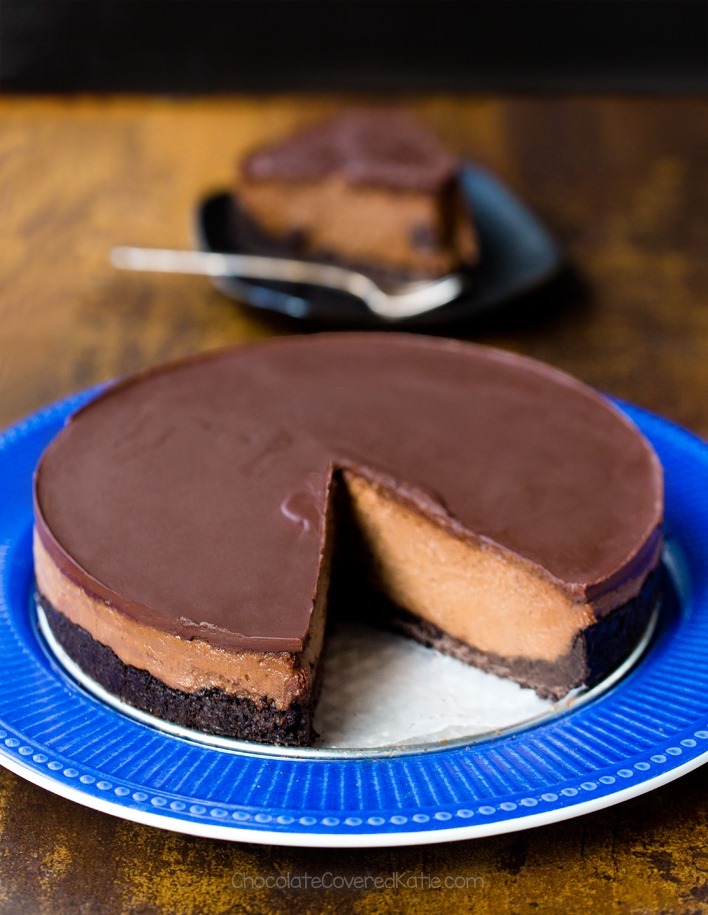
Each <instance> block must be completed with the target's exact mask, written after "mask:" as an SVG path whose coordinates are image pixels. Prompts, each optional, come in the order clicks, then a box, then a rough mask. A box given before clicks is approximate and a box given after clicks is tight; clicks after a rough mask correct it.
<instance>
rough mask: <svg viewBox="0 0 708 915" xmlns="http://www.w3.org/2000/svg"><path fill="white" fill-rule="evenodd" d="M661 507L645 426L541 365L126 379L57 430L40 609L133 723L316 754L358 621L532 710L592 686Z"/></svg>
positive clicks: (635, 602) (334, 363) (247, 362)
mask: <svg viewBox="0 0 708 915" xmlns="http://www.w3.org/2000/svg"><path fill="white" fill-rule="evenodd" d="M662 492H663V490H662V473H661V467H660V465H659V462H658V460H657V458H656V456H655V454H654V452H653V450H652V448H651V447H650V445H649V444H648V443H647V441H646V440H645V439H644V437H643V436H642V435H641V434H640V432H639V431H638V430H637V429H636V427H635V426H634V425H633V424H632V423H631V422H630V421H629V420H628V419H627V418H626V417H625V416H624V414H622V413H620V412H619V411H618V410H617V409H615V407H614V406H612V405H611V404H610V403H609V402H608V401H607V400H606V399H605V398H604V397H602V396H600V395H599V394H597V393H595V392H594V391H592V390H591V389H589V388H587V387H586V386H584V385H583V384H581V383H580V382H578V381H576V380H574V379H572V378H570V377H569V376H567V375H565V374H563V373H561V372H559V371H557V370H555V369H553V368H551V367H549V366H546V365H543V364H541V363H538V362H536V361H533V360H531V359H528V358H525V357H521V356H517V355H513V354H511V353H506V352H502V351H498V350H494V349H490V348H486V347H482V346H475V345H471V344H463V343H458V342H454V341H448V340H436V339H432V338H430V339H429V338H424V337H418V336H412V335H406V334H321V335H314V336H311V337H308V338H286V339H279V340H273V341H268V342H266V343H262V344H257V345H252V346H245V347H240V348H236V349H229V350H225V351H221V352H217V353H212V354H207V355H204V356H199V357H194V358H191V359H187V360H185V361H182V362H178V363H174V364H171V365H167V366H165V367H162V368H158V369H154V370H151V371H147V372H145V373H142V374H138V375H135V376H132V377H129V378H126V379H124V380H121V381H119V382H117V383H116V384H114V385H112V386H111V387H109V388H108V389H107V390H106V391H105V392H104V393H103V394H101V395H100V396H99V397H98V398H97V399H95V400H94V401H92V402H91V403H89V404H88V405H87V406H85V407H84V408H82V409H81V410H79V411H78V412H77V413H75V414H74V415H73V416H72V417H71V418H70V419H69V421H68V422H67V424H66V426H65V427H64V428H63V430H62V431H61V432H60V433H59V434H58V435H57V436H56V438H55V439H54V441H53V442H52V443H51V444H50V445H49V447H48V448H47V449H46V451H45V453H44V455H43V456H42V459H41V461H40V463H39V466H38V468H37V471H36V475H35V570H36V580H37V588H38V592H39V596H40V600H41V602H42V605H43V606H44V608H45V611H46V614H47V618H48V622H49V625H50V626H51V628H52V630H53V632H54V634H55V636H56V637H57V639H58V640H59V642H60V643H61V644H62V645H63V647H64V648H65V650H66V651H67V652H68V653H69V655H70V656H71V657H72V658H73V659H74V660H75V661H76V662H77V663H78V664H79V665H80V666H81V667H82V668H83V669H84V670H85V671H86V672H87V673H88V674H89V675H90V676H91V677H93V678H94V679H95V680H97V681H98V682H99V683H101V684H102V685H103V686H104V687H105V688H106V689H108V690H110V691H111V692H113V693H115V694H116V695H119V696H120V697H122V698H123V699H124V700H125V701H127V702H129V703H132V704H133V705H135V706H137V707H138V708H141V709H144V710H147V711H149V712H151V713H153V714H155V715H158V716H160V717H163V718H165V719H168V720H170V721H175V722H177V723H180V724H183V725H186V726H188V727H193V728H196V729H199V730H203V731H207V732H210V733H217V734H225V735H229V736H234V737H242V738H246V739H252V740H259V741H267V742H273V743H286V744H287V743H291V744H307V743H308V742H310V741H311V739H312V729H311V728H312V726H311V717H312V708H313V703H314V701H315V698H316V690H317V671H318V661H319V658H320V655H321V652H322V645H323V640H324V634H325V623H326V617H327V615H328V614H336V613H338V612H340V611H339V607H340V606H343V605H344V604H346V603H347V602H349V603H350V604H352V603H353V605H354V606H355V607H357V608H358V612H360V613H366V614H367V615H371V616H373V617H375V618H376V620H377V621H378V622H380V623H383V624H385V625H388V626H394V627H396V628H398V629H400V630H402V631H405V632H407V633H408V634H410V635H411V636H413V637H414V638H417V639H419V640H421V641H423V642H425V643H427V644H430V645H433V646H435V647H436V648H438V649H440V650H442V651H445V652H448V653H450V654H453V655H456V656H457V657H459V658H462V659H463V660H465V661H467V662H469V663H472V664H475V665H478V666H480V667H482V668H486V669H489V670H492V671H494V672H496V673H499V674H501V675H503V676H508V677H512V678H514V679H516V680H517V681H518V682H520V683H522V684H524V685H527V686H531V687H533V688H534V689H536V690H537V691H538V692H539V693H540V694H541V695H544V696H549V697H560V696H562V695H563V694H565V693H566V692H567V691H568V690H570V689H572V688H573V687H576V686H580V685H582V684H589V683H592V682H594V681H596V680H597V679H598V678H600V677H602V676H603V675H605V674H606V673H607V672H608V671H609V670H611V669H612V668H613V667H614V666H615V665H616V664H617V663H618V662H619V661H621V660H622V659H623V658H624V657H625V656H626V655H627V653H628V652H629V651H630V650H631V648H632V647H633V645H634V644H635V642H636V640H637V638H638V636H639V634H640V633H641V632H642V630H643V629H644V627H645V624H646V620H647V615H648V613H649V610H650V606H651V602H652V597H653V591H654V581H655V578H656V576H655V574H654V572H655V570H656V568H657V565H658V563H659V558H660V552H661V544H662V535H661V522H662V506H663V496H662ZM342 675H343V676H346V675H347V672H346V671H343V672H342Z"/></svg>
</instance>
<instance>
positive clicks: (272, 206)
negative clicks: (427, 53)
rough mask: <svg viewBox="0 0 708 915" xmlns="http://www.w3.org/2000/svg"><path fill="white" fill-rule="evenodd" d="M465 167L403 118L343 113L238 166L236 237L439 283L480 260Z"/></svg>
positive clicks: (374, 112) (395, 113)
mask: <svg viewBox="0 0 708 915" xmlns="http://www.w3.org/2000/svg"><path fill="white" fill-rule="evenodd" d="M459 166H460V163H459V161H458V160H457V159H456V158H455V157H454V156H451V155H450V154H449V153H448V152H446V150H445V149H444V148H443V147H442V145H441V144H440V142H439V141H438V140H437V138H436V137H434V136H433V135H432V134H430V133H429V132H428V131H427V130H425V129H424V128H423V127H422V126H421V125H420V124H418V123H417V122H416V121H415V120H414V119H413V118H411V117H410V116H409V115H407V114H406V113H405V112H402V111H396V110H394V111H388V110H367V109H355V110H350V111H346V112H342V113H340V114H338V115H335V116H333V117H330V118H329V119H327V120H325V121H322V122H319V123H317V124H315V125H313V126H309V127H306V128H303V129H301V130H299V131H296V132H295V133H294V134H293V135H291V136H289V137H286V138H285V139H283V140H280V141H277V142H275V143H272V144H268V145H266V146H264V147H262V148H260V149H258V150H255V151H254V152H252V153H251V154H250V155H248V156H246V157H245V158H244V159H243V160H242V161H241V162H240V163H239V167H238V172H237V177H236V186H235V191H236V198H237V200H238V209H237V213H238V214H239V217H240V222H239V234H240V235H241V236H243V235H244V233H246V236H247V237H248V238H254V239H257V238H258V237H264V238H266V239H268V241H269V242H270V243H272V244H275V245H276V246H279V249H280V250H281V251H283V252H285V253H289V254H291V255H294V256H300V257H307V258H311V259H315V260H328V261H332V260H334V261H336V262H339V263H344V264H348V265H351V266H355V267H359V268H360V269H364V270H370V271H371V270H373V271H375V272H380V271H385V272H389V273H390V272H391V271H394V272H398V273H401V274H403V275H410V276H411V277H413V276H417V277H428V276H438V275H442V274H444V273H448V272H450V271H452V270H456V269H459V268H460V267H463V266H469V265H471V264H473V263H475V261H476V260H477V256H478V251H477V241H476V236H475V232H474V229H473V226H472V222H471V214H470V213H469V212H468V210H467V207H466V204H465V202H464V200H463V197H462V195H461V193H460V188H459V185H458V171H459ZM254 228H255V230H256V231H255V232H254V231H253V229H254Z"/></svg>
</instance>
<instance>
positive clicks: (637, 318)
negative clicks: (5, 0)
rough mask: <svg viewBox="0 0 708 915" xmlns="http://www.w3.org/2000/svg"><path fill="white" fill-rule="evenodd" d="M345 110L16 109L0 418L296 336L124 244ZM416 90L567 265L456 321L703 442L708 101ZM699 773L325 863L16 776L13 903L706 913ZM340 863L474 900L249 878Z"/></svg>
mask: <svg viewBox="0 0 708 915" xmlns="http://www.w3.org/2000/svg"><path fill="white" fill-rule="evenodd" d="M340 101H341V100H337V99H333V98H304V99H297V98H296V99H293V98H284V97H273V98H259V99H254V98H249V99H244V98H235V99H229V98H223V99H221V98H220V99H197V100H191V101H171V100H165V99H150V98H140V99H109V100H105V99H75V100H74V99H71V100H70V99H56V100H43V99H19V98H5V99H3V100H1V101H0V233H1V237H0V242H1V243H0V423H1V424H2V425H6V424H8V423H10V422H12V421H13V420H16V419H18V418H19V417H21V416H22V415H24V414H26V413H28V412H29V411H31V410H34V409H35V408H37V407H39V406H41V405H42V404H45V403H47V402H48V401H50V400H54V399H55V398H57V397H60V396H61V395H63V394H67V393H69V392H70V391H73V390H75V389H77V388H80V387H83V386H86V385H89V384H91V383H93V382H97V381H101V380H104V379H108V378H110V377H112V376H115V375H117V374H119V373H123V372H127V371H130V370H133V369H138V368H141V367H143V366H147V365H152V364H155V363H158V362H160V361H162V360H164V359H166V358H169V357H173V356H178V355H181V354H185V353H192V352H197V351H202V350H207V349H210V348H213V347H219V346H223V345H225V344H231V343H241V342H244V341H246V340H250V339H254V338H260V337H267V336H270V335H273V334H285V333H298V332H302V331H303V330H304V328H301V327H300V326H298V325H297V324H295V323H290V322H288V321H286V320H285V319H272V320H271V319H269V318H267V317H265V316H257V315H255V314H253V313H250V312H247V311H246V310H242V309H241V308H239V307H238V306H236V305H233V304H231V303H229V302H228V301H227V300H225V299H223V298H222V297H220V295H219V294H218V293H216V292H215V291H213V290H212V289H211V287H210V286H209V285H208V284H207V283H206V282H205V281H203V280H200V279H195V278H184V277H181V278H172V277H166V276H147V275H143V276H133V275H119V274H117V273H115V272H114V271H113V270H112V269H111V267H110V266H109V264H108V261H107V252H108V250H109V248H110V247H111V246H112V245H114V244H118V243H126V242H133V243H137V244H148V245H175V246H183V245H188V244H189V243H190V229H189V222H190V212H191V208H192V205H193V203H194V201H195V199H196V198H197V196H198V195H199V194H201V193H202V192H203V191H205V190H206V189H209V188H212V187H219V186H222V185H224V184H225V183H227V182H228V181H229V177H230V174H231V170H232V162H233V159H234V156H235V155H236V154H237V153H239V152H240V151H241V150H245V149H246V148H248V147H249V146H251V145H252V144H253V143H254V141H257V140H263V139H265V138H267V137H274V136H276V135H278V134H280V133H282V132H283V131H285V130H287V129H288V128H289V127H290V126H291V125H293V124H295V123H297V122H299V121H301V120H303V119H305V118H311V117H315V116H317V115H319V114H321V113H323V112H325V111H329V110H331V109H333V108H335V107H336V106H337V104H338V103H339V102H340ZM408 104H409V106H410V107H411V108H412V109H414V110H415V111H416V112H417V113H418V114H419V115H420V117H421V119H422V120H424V121H425V122H427V123H428V124H429V125H430V126H431V127H432V128H434V129H435V130H436V131H437V132H438V133H439V134H440V136H441V137H442V138H443V139H444V140H445V141H446V142H447V143H448V144H449V145H450V146H451V147H452V148H454V149H457V150H459V151H460V152H461V153H464V154H466V155H468V156H471V157H474V158H476V159H478V160H481V161H482V162H485V163H487V164H488V165H489V166H490V167H491V168H493V169H494V171H496V172H497V174H499V175H500V176H501V177H502V178H503V179H504V180H505V181H506V182H508V184H509V185H510V186H511V187H512V188H513V189H514V190H515V191H516V192H517V193H518V194H519V195H520V196H522V197H523V199H524V200H526V201H527V202H528V203H529V204H530V205H531V206H532V207H533V208H534V209H535V210H536V211H537V212H538V213H539V214H540V216H541V217H542V218H543V219H544V220H545V222H546V223H547V225H548V226H549V227H550V228H551V229H552V230H553V232H554V233H555V234H556V236H557V237H558V238H559V239H560V240H561V242H562V243H563V245H564V246H565V248H566V250H567V253H568V256H569V258H570V261H571V263H572V264H573V265H574V270H573V271H572V272H571V273H570V274H569V275H568V276H567V277H566V278H565V280H564V281H563V282H561V283H558V284H556V286H555V287H553V288H551V289H548V290H546V291H544V292H543V293H542V294H535V295H533V296H532V297H529V298H527V299H525V300H521V301H519V302H518V303H516V305H515V306H514V307H513V308H510V309H507V310H505V311H503V312H501V313H499V314H497V315H496V316H490V317H488V318H486V319H485V320H483V321H479V322H477V323H474V324H469V325H467V326H465V327H464V328H462V329H459V328H458V329H457V331H456V333H458V335H459V336H464V337H467V338H469V339H475V340H479V341H483V342H485V343H489V344H494V345H497V346H502V347H507V348H509V349H513V350H516V351H519V352H524V353H528V354H530V355H532V356H536V357H539V358H541V359H545V360H547V361H548V362H551V363H553V364H554V365H557V366H559V367H561V368H563V369H567V370H569V371H570V372H573V373H574V374H576V375H577V376H579V377H580V378H582V379H584V380H585V381H587V382H589V383H590V384H593V385H595V386H597V387H599V388H601V389H603V390H605V391H608V392H610V393H612V394H615V395H618V396H620V397H623V398H626V399H628V400H630V401H634V402H636V403H638V404H640V405H641V406H644V407H648V408H649V409H651V410H655V411H657V412H659V413H662V414H664V415H666V416H667V417H670V418H671V419H673V420H676V421H678V422H680V423H683V424H684V425H686V426H688V427H689V428H691V429H693V430H694V431H695V432H698V433H699V434H702V435H704V436H708V259H707V258H706V252H707V251H708V219H707V218H706V216H707V214H708V101H703V100H700V99H672V98H667V99H605V98H566V99H545V98H543V99H516V98H513V99H490V98H471V97H459V98H450V97H445V98H438V97H433V98H425V99H418V98H412V99H410V100H409V101H408ZM703 786H704V775H703V773H702V772H701V771H700V770H698V771H696V772H694V773H693V774H691V775H689V776H687V777H685V778H683V779H681V780H679V781H677V782H675V783H673V784H671V785H668V786H667V787H665V788H663V789H661V790H658V791H655V792H653V793H651V794H649V795H646V796H644V797H640V798H637V799H635V800H633V801H630V802H628V803H625V804H623V805H621V806H618V807H615V808H611V809H608V810H606V811H602V812H599V813H596V814H593V815H591V816H587V817H584V818H581V819H577V820H572V821H569V822H566V823H561V824H559V825H555V826H548V827H544V828H541V829H537V830H533V831H527V832H522V833H518V834H515V835H510V836H503V837H499V838H493V839H487V840H478V841H469V842H461V843H458V844H451V845H438V846H429V847H414V848H403V849H390V850H386V849H384V850H372V851H365V850H364V851H320V850H290V849H287V848H275V847H260V846H256V845H236V844H230V843H225V842H217V841H209V840H206V839H196V838H190V837H185V836H181V835H177V834H172V833H167V832H163V831H160V830H156V829H151V828H148V827H144V826H138V825H134V824H132V823H129V822H125V821H122V820H119V819H116V818H113V817H110V816H107V815H103V814H100V813H96V812H94V811H91V810H89V809H86V808H84V807H81V806H79V805H77V804H73V803H70V802H69V801H65V800H62V799H60V798H59V797H56V796H54V795H52V794H49V793H47V792H45V791H43V790H41V789H39V788H36V787H34V786H33V785H31V784H29V783H27V782H25V781H23V780H22V779H20V778H17V777H15V776H14V775H11V774H10V773H9V772H7V771H5V770H2V771H0V832H1V834H2V842H1V843H0V911H2V912H22V913H33V912H43V913H44V912H46V913H55V912H68V911H71V912H73V911H77V912H88V913H92V915H93V913H101V912H117V911H126V912H141V913H143V912H144V913H148V912H149V913H174V912H179V913H182V912H184V913H187V912H189V913H192V912H195V913H196V912H212V911H213V912H232V911H234V912H261V911H273V912H275V911H286V910H289V909H290V908H293V909H295V910H297V911H324V912H345V911H346V912H349V911H356V912H360V913H368V912H379V911H383V910H388V909H390V910H394V911H396V910H397V911H402V910H404V909H405V910H406V911H410V912H418V911H431V910H434V911H437V910H441V911H442V910H449V911H463V910H464V911H472V910H474V911H478V912H503V911H514V912H522V911H530V910H534V909H537V910H540V911H558V912H602V911H609V910H612V909H614V910H616V911H620V912H677V911H681V912H697V911H708V875H707V873H706V871H707V869H708V850H707V849H708V819H707V814H708V806H707V805H706V802H705V791H704V787H703ZM328 872H331V873H332V874H334V875H336V876H338V877H344V878H347V879H349V878H352V877H355V876H361V877H367V878H368V882H369V884H371V883H372V882H373V881H372V878H373V877H375V876H382V877H390V876H391V875H393V874H395V873H399V874H402V873H404V872H406V873H408V874H424V875H428V876H429V877H430V878H436V877H437V878H441V879H442V881H443V882H444V881H445V878H448V877H452V878H454V877H457V876H461V875H465V876H470V875H471V876H475V877H478V878H481V879H479V880H476V881H474V883H475V886H474V887H473V888H468V889H467V890H458V889H455V888H454V887H453V888H447V889H445V888H441V889H433V888H430V889H422V888H417V889H415V888H412V889H400V888H399V889H398V890H391V889H382V890H377V889H374V888H371V886H369V888H368V889H350V890H343V889H333V888H332V889H325V890H308V891H305V890H303V891H301V892H299V893H298V894H297V895H291V896H289V897H288V895H287V894H285V893H283V892H282V891H279V890H277V889H267V888H262V889H259V888H258V887H257V884H258V879H257V878H259V877H263V876H265V875H274V874H275V875H284V874H286V873H290V874H301V875H302V874H305V873H307V874H309V875H310V876H311V877H312V876H318V875H319V876H323V875H325V874H327V873H328ZM234 875H236V878H235V879H234ZM240 875H244V876H240ZM364 882H367V881H364ZM448 882H449V881H448ZM453 882H454V881H453ZM254 884H255V885H254ZM244 885H246V886H249V887H250V888H248V889H239V888H238V886H244Z"/></svg>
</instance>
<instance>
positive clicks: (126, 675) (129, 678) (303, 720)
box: [37, 594, 314, 747]
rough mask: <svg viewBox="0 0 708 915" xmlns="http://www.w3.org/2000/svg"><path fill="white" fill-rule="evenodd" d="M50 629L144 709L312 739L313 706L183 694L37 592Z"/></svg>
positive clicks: (288, 742)
mask: <svg viewBox="0 0 708 915" xmlns="http://www.w3.org/2000/svg"><path fill="white" fill-rule="evenodd" d="M37 600H38V603H39V604H40V605H41V607H42V609H43V610H44V612H45V615H46V617H47V622H48V624H49V628H50V629H51V630H52V633H53V634H54V637H55V638H56V640H57V641H58V642H59V644H60V645H61V646H62V648H63V649H64V651H65V652H66V653H67V654H68V655H69V657H70V658H71V659H72V660H73V661H75V662H76V664H78V665H79V667H80V668H81V669H82V670H83V671H84V673H86V674H88V676H89V677H91V678H92V679H94V680H95V681H96V682H97V683H99V684H100V685H101V686H102V687H103V688H104V689H106V690H108V692H109V693H111V694H113V695H114V696H118V698H120V699H122V700H123V701H124V702H127V703H128V704H129V705H132V706H134V707H135V708H137V709H141V710H142V711H144V712H148V713H149V714H151V715H154V716H155V717H156V718H162V719H164V720H166V721H171V722H173V723H174V724H179V725H181V726H182V727H185V728H190V729H192V730H195V731H202V732H204V733H206V734H218V735H220V736H222V737H234V738H237V739H239V740H252V741H256V742H258V743H268V744H279V745H282V746H296V747H304V746H309V745H310V744H311V743H312V740H313V730H312V706H313V704H314V701H313V699H314V697H310V701H307V702H302V701H299V702H293V703H292V704H291V705H290V706H289V708H288V709H287V710H285V711H282V710H280V709H277V708H276V707H275V705H274V704H273V703H272V702H271V701H270V700H267V699H264V700H263V701H262V702H260V703H259V702H255V701H254V700H253V699H249V698H247V697H241V696H231V695H229V694H228V693H225V692H223V690H220V689H215V688H211V689H202V690H199V691H198V692H196V693H186V692H182V691H181V690H176V689H172V688H171V687H169V686H166V685H165V684H164V683H162V682H160V680H158V679H157V678H156V677H154V676H153V675H152V674H150V673H148V672H147V671H146V670H139V669H138V668H137V667H130V666H128V665H126V664H124V663H123V662H122V661H121V660H120V658H119V657H118V656H117V655H116V654H115V652H114V651H113V650H112V649H110V648H108V646H106V645H102V644H101V643H100V642H97V641H96V640H95V639H94V638H93V637H92V636H91V635H90V634H89V633H88V632H87V631H86V630H85V629H83V628H82V627H81V626H77V625H76V624H75V623H72V622H71V620H69V619H67V617H65V616H64V615H63V614H62V613H59V612H58V611H57V610H55V609H54V607H52V605H51V604H50V603H49V601H48V600H47V599H46V598H45V597H43V596H42V595H41V594H38V595H37Z"/></svg>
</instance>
